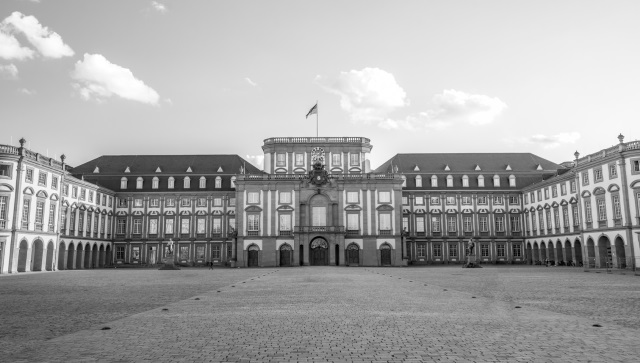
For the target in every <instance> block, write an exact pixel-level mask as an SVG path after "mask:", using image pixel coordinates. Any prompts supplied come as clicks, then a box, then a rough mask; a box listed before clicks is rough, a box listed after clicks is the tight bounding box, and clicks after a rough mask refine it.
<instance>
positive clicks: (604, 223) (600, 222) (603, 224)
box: [598, 220, 607, 228]
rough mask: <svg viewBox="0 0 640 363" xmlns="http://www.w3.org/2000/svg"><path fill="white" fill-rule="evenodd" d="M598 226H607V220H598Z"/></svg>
mask: <svg viewBox="0 0 640 363" xmlns="http://www.w3.org/2000/svg"><path fill="white" fill-rule="evenodd" d="M598 228H607V221H606V220H604V221H598Z"/></svg>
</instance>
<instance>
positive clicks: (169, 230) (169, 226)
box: [164, 218, 174, 234]
mask: <svg viewBox="0 0 640 363" xmlns="http://www.w3.org/2000/svg"><path fill="white" fill-rule="evenodd" d="M173 221H174V220H173V218H169V219H165V220H164V233H165V234H173Z"/></svg>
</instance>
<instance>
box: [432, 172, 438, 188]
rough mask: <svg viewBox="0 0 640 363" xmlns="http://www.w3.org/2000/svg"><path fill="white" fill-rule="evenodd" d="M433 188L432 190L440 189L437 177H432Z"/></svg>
mask: <svg viewBox="0 0 640 363" xmlns="http://www.w3.org/2000/svg"><path fill="white" fill-rule="evenodd" d="M431 187H432V188H437V187H438V177H437V176H435V175H433V176H431Z"/></svg>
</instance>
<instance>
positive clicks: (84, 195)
mask: <svg viewBox="0 0 640 363" xmlns="http://www.w3.org/2000/svg"><path fill="white" fill-rule="evenodd" d="M86 198H87V190H86V189H84V188H80V200H85V199H86Z"/></svg>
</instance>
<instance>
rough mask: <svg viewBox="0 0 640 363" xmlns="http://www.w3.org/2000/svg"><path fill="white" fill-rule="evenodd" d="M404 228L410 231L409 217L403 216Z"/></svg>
mask: <svg viewBox="0 0 640 363" xmlns="http://www.w3.org/2000/svg"><path fill="white" fill-rule="evenodd" d="M402 230H403V231H405V232H409V217H402Z"/></svg>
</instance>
